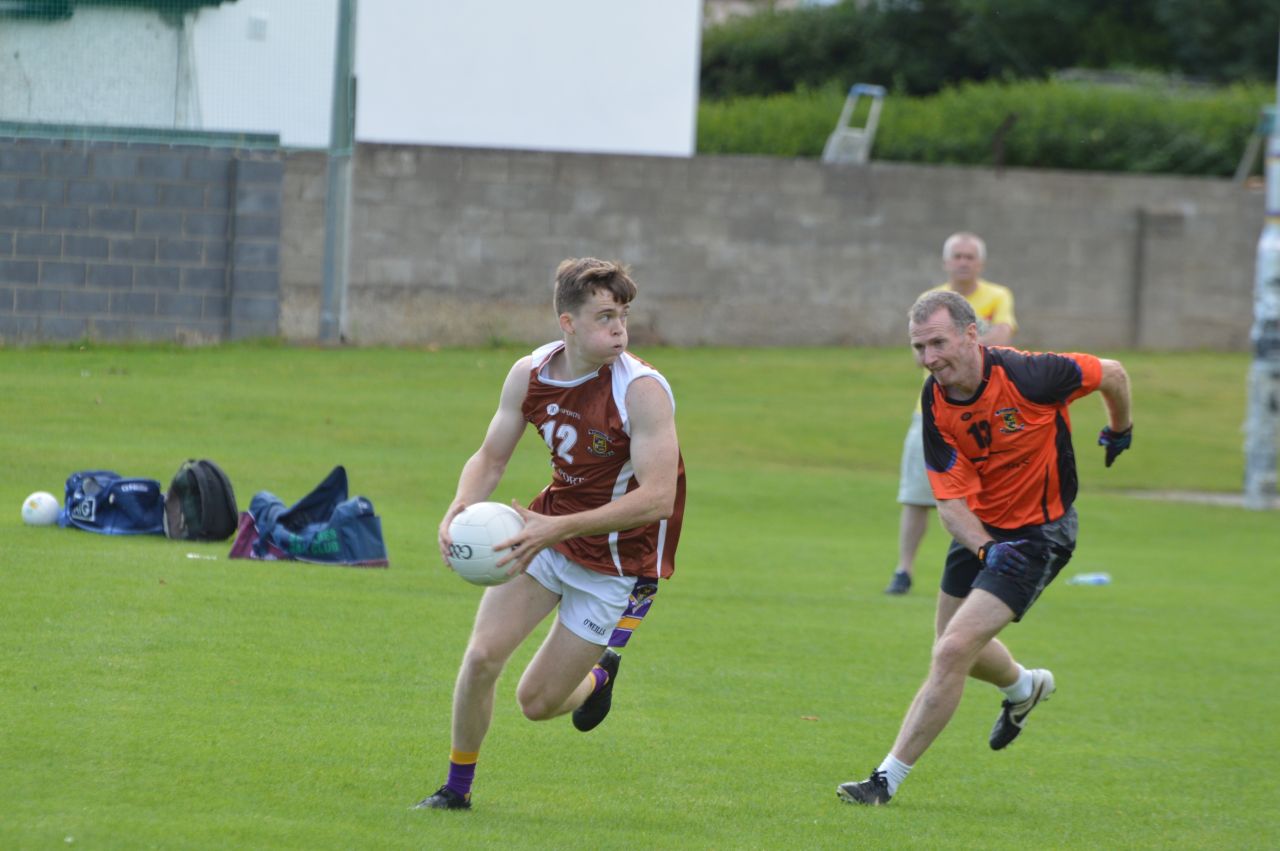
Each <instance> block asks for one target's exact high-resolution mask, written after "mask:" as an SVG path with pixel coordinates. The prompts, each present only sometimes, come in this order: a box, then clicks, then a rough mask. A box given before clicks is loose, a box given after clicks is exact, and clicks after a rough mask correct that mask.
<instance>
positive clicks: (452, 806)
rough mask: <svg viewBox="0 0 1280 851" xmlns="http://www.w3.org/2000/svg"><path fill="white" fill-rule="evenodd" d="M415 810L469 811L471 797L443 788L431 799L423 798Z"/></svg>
mask: <svg viewBox="0 0 1280 851" xmlns="http://www.w3.org/2000/svg"><path fill="white" fill-rule="evenodd" d="M413 808H414V809H415V810H469V809H471V796H470V795H459V794H458V793H457V792H455V791H453V790H452V789H450V788H449V787H448V786H441V787H440V788H439V789H437V790H436V791H435V794H434V795H432V796H431V797H429V798H423V799H422V800H421V801H419V802H418V803H416V804H414V805H413Z"/></svg>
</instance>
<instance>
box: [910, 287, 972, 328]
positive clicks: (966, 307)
mask: <svg viewBox="0 0 1280 851" xmlns="http://www.w3.org/2000/svg"><path fill="white" fill-rule="evenodd" d="M942 308H946V310H947V313H948V314H949V315H950V316H951V322H952V324H954V325H955V327H956V330H957V331H960V332H961V333H963V332H964V329H966V328H968V327H969V326H970V325H977V324H978V315H977V314H976V313H974V312H973V305H971V304H969V300H968V299H967V298H965V297H964V296H962V295H960V294H959V293H957V292H952V291H951V290H929V292H927V293H925V294H924V295H922V296H920V298H918V299H916V303H915V304H913V305H911V312H910V313H909V314H908V318H909V319H910V320H911V322H912V323H914V324H916V325H922V324H924V323H925V322H927V321H928V320H929V317H930V316H933V314H935V313H937V312H938V311H939V310H940V309H942Z"/></svg>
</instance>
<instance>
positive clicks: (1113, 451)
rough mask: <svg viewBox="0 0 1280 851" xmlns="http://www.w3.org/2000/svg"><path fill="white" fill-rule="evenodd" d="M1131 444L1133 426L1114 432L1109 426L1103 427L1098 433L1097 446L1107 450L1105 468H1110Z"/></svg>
mask: <svg viewBox="0 0 1280 851" xmlns="http://www.w3.org/2000/svg"><path fill="white" fill-rule="evenodd" d="M1132 444H1133V424H1132V423H1130V424H1129V427H1128V428H1127V429H1125V430H1124V431H1114V430H1112V428H1111V426H1109V425H1107V426H1103V428H1102V431H1100V432H1098V445H1099V446H1105V447H1106V448H1107V466H1108V467H1110V466H1111V464H1112V462H1113V461H1115V460H1116V456H1118V455H1119V454H1120V453H1121V452H1123V451H1125V450H1126V449H1128V448H1129V447H1130V446H1131V445H1132Z"/></svg>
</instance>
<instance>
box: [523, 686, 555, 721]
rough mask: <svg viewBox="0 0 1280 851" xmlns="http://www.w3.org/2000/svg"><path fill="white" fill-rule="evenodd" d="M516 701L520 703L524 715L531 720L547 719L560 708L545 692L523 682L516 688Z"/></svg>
mask: <svg viewBox="0 0 1280 851" xmlns="http://www.w3.org/2000/svg"><path fill="white" fill-rule="evenodd" d="M516 701H517V702H518V703H519V704H520V711H521V712H523V713H524V717H525V718H528V719H529V720H530V721H546V720H547V719H548V718H553V717H554V716H555V712H556V710H557V709H559V704H557V703H553V701H551V700H550V699H549V698H548V697H547V695H546V694H545V693H543V692H540V691H538V690H537V689H535V688H532V687H525V686H524V685H523V684H522V685H521V686H520V688H517V689H516Z"/></svg>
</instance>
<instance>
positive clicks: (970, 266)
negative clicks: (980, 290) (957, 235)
mask: <svg viewBox="0 0 1280 851" xmlns="http://www.w3.org/2000/svg"><path fill="white" fill-rule="evenodd" d="M942 266H943V268H944V269H946V270H947V280H948V281H949V282H950V283H951V286H952V287H953V288H954V287H956V286H957V285H959V286H961V287H965V288H968V287H970V286H972V285H973V284H975V283H977V281H978V278H979V277H980V276H981V275H982V267H983V262H982V256H981V255H980V254H979V253H978V244H977V243H976V242H974V241H973V240H971V239H958V240H956V242H955V244H953V245H952V246H951V253H950V254H948V255H947V256H946V257H945V258H943V261H942Z"/></svg>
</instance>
